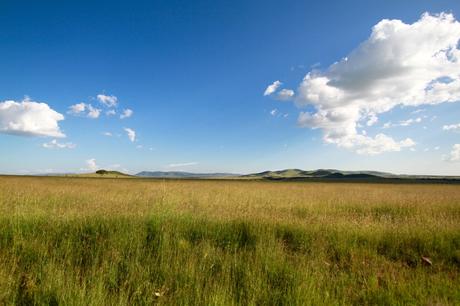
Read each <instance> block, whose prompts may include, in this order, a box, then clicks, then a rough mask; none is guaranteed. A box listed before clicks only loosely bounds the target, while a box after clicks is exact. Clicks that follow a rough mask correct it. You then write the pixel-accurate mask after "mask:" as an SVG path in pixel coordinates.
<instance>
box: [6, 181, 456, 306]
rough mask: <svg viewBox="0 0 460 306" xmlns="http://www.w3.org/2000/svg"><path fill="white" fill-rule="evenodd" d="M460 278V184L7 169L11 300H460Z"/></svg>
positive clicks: (274, 302) (66, 302) (65, 302)
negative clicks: (23, 173)
mask: <svg viewBox="0 0 460 306" xmlns="http://www.w3.org/2000/svg"><path fill="white" fill-rule="evenodd" d="M422 256H423V257H426V258H429V260H431V262H432V265H430V264H428V263H427V262H426V261H424V260H422ZM459 276H460V186H458V185H441V184H439V185H429V184H423V185H417V184H410V185H405V184H397V185H396V184H395V185H393V184H353V183H340V184H334V183H304V182H302V183H284V182H256V181H207V180H196V181H195V180H166V181H162V180H147V179H97V178H64V177H60V178H58V177H56V178H54V177H41V178H34V177H0V304H2V305H7V304H23V305H26V304H36V305H135V304H155V303H159V304H182V305H233V304H253V305H255V304H257V305H282V304H285V305H342V304H359V305H374V304H380V305H408V304H421V305H455V304H458V303H459V301H460V277H459Z"/></svg>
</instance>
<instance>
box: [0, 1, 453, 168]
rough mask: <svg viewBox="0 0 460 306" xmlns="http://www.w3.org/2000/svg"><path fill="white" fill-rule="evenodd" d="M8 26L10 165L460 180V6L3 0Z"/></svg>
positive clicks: (2, 54) (3, 54)
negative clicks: (368, 173)
mask: <svg viewBox="0 0 460 306" xmlns="http://www.w3.org/2000/svg"><path fill="white" fill-rule="evenodd" d="M425 12H428V13H429V14H431V15H429V16H428V17H427V16H425V18H424V17H422V15H423V14H424V13H425ZM442 12H445V13H447V14H452V15H453V17H452V18H454V19H453V20H452V18H450V17H446V16H445V15H444V16H441V15H439V14H440V13H442ZM430 16H431V17H430ZM430 18H431V19H430ZM449 18H450V19H449ZM0 19H1V20H2V29H1V30H0V41H1V46H2V47H1V48H0V67H1V73H0V103H3V104H0V148H1V153H0V154H1V158H0V172H1V173H17V174H30V173H43V172H82V171H92V170H94V169H97V168H112V169H119V170H123V171H128V172H130V173H136V172H138V171H142V170H174V171H177V170H182V171H200V172H214V171H215V172H234V173H249V172H255V171H263V170H267V169H283V168H303V169H316V168H339V169H344V170H360V169H366V170H381V171H390V172H394V173H410V174H449V175H460V145H459V146H458V148H457V147H456V146H455V145H456V144H459V143H460V133H459V131H460V125H459V126H458V127H457V126H456V125H457V124H459V123H460V117H459V114H460V103H456V101H458V100H459V99H458V98H457V97H458V96H459V93H460V89H459V88H458V87H457V81H458V79H459V78H460V72H458V71H460V70H458V69H457V70H456V68H457V66H456V65H457V64H458V63H457V61H456V56H457V53H456V52H457V51H456V49H458V45H457V46H455V45H452V41H454V40H455V39H457V41H458V39H460V36H459V34H458V28H459V26H458V22H457V21H456V20H460V3H459V2H458V1H323V2H319V1H284V2H280V1H21V2H18V1H1V2H0ZM384 19H388V20H393V21H390V22H388V23H385V22H383V23H380V22H381V21H382V20H384ZM455 19H456V20H455ZM394 20H400V22H401V23H404V24H406V25H407V27H405V26H400V23H399V22H396V21H394ZM436 22H440V25H439V26H435V27H432V26H431V25H432V24H433V23H436ZM377 24H380V25H381V27H377V28H374V32H375V35H374V36H375V37H377V36H378V35H387V36H385V37H384V38H383V40H384V42H381V41H382V39H381V40H379V41H378V42H376V41H371V40H370V36H371V33H373V27H374V26H375V25H377ZM394 29H397V30H398V31H399V29H401V31H399V32H398V33H401V32H404V31H405V32H404V33H406V34H404V33H403V34H404V35H407V37H406V36H403V35H402V34H394V33H393V32H392V31H393V30H394ZM438 29H439V30H438ZM382 33H383V34H382ZM395 33H396V32H395ZM419 34H420V35H419ZM404 37H406V39H404ZM437 38H439V39H437ZM376 39H377V38H376ZM379 39H380V38H379ZM434 41H436V43H432V44H431V43H430V42H434ZM438 41H439V42H438ZM366 42H367V43H368V44H367V46H368V47H366V48H361V49H360V46H362V44H363V43H364V44H365V43H366ZM426 42H428V43H426ZM365 45H366V44H365ZM419 45H420V46H421V47H420V49H422V50H427V52H425V53H423V52H419V53H420V54H419V53H417V54H418V55H417V56H415V55H413V54H414V53H415V51H417V52H418V46H419ZM414 46H417V48H416V49H414V48H415V47H414ZM424 48H425V49H424ZM446 48H450V49H449V50H450V51H449V52H450V53H449V52H447V51H446V52H447V53H446V54H445V57H446V59H444V60H446V61H447V62H446V63H448V65H447V64H445V63H444V64H443V63H439V62H436V63H434V62H433V64H432V65H431V64H430V65H428V64H427V61H426V56H427V54H429V56H432V54H435V53H434V52H431V51H437V50H439V52H444V51H445V50H446ZM390 49H391V50H390ZM353 50H358V51H357V52H355V54H354V55H352V54H353V53H352V52H353ZM395 50H396V51H398V50H402V51H401V52H400V53H398V52H399V51H398V52H396V51H395ZM443 50H444V51H443ZM429 52H431V53H429ZM458 54H460V53H458ZM344 57H348V58H349V60H348V59H347V62H343V58H344ZM380 59H381V60H380ZM336 62H338V63H339V64H338V65H335V66H334V65H333V64H334V63H336ZM382 63H383V64H382ZM401 63H402V64H401ZM407 63H410V67H412V68H414V69H413V72H408V70H407V69H403V68H401V67H403V66H404V65H406V64H407ZM393 64H394V65H393ZM331 65H332V66H331ZM447 66H449V67H447ZM404 67H406V66H404ZM444 67H447V68H445V69H444ZM390 68H391V69H390ZM393 68H394V69H393ZM392 69H393V70H392ZM397 69H401V70H400V71H399V70H397ZM387 70H388V71H387ZM414 71H418V72H414ZM420 71H422V73H421V72H420ZM455 71H457V72H455ZM308 74H309V75H310V78H309V79H308V80H307V81H304V82H303V81H302V80H303V79H304V78H305V77H306V75H308ZM376 75H377V76H378V77H375V76H376ZM382 75H383V76H382ZM419 75H423V77H421V78H420V80H418V82H419V83H416V82H415V81H414V79H417V78H418V76H419ZM400 76H401V78H400ZM373 78H374V79H373ZM321 80H327V81H328V82H326V83H321ZM275 81H280V82H281V83H282V85H280V86H278V88H277V89H276V90H275V91H274V92H273V93H271V94H267V95H264V92H265V91H266V89H267V86H269V85H270V84H273V83H274V82H275ZM371 81H372V82H371ZM413 82H414V84H412V83H413ZM423 82H424V83H423ZM368 83H372V84H371V85H369V84H368ZM406 83H407V84H411V85H410V86H409V85H408V86H403V85H401V84H406ZM422 83H423V84H425V85H426V87H425V89H424V90H422V91H423V93H421V92H420V86H419V85H420V84H422ZM433 84H434V85H433ZM432 85H433V87H436V86H438V87H436V88H435V89H437V91H436V92H428V90H427V89H426V88H428V87H430V88H431V86H432ZM444 85H446V86H444ZM275 87H276V86H275ZM282 89H285V90H292V94H291V96H289V95H288V96H286V97H285V98H283V97H281V96H280V94H279V93H280V91H281V90H282ZM417 90H418V91H417ZM285 93H286V92H285ZM98 96H99V98H98ZM358 96H359V98H356V97H358ZM115 97H116V102H113V104H116V105H113V106H110V105H107V104H110V101H115ZM280 100H282V101H280ZM446 101H448V102H446ZM39 102H40V103H45V104H46V106H47V107H44V105H43V104H38V103H39ZM104 102H105V103H104ZM81 103H83V104H81ZM77 104H79V105H80V107H74V108H71V107H72V106H75V105H77ZM89 105H91V106H89ZM369 105H372V106H369ZM2 106H3V108H2ZM91 110H92V111H93V112H92V113H91V114H90V112H91ZM125 110H131V111H132V114H131V115H130V113H129V111H128V113H126V115H128V116H126V117H125V118H123V119H122V118H120V115H122V114H123V112H124V111H125ZM108 112H109V114H110V112H111V113H112V115H108V114H107V113H108ZM113 113H115V114H113ZM302 114H303V115H302ZM373 117H376V118H378V120H377V121H376V122H373V123H372V124H369V125H368V124H367V123H368V122H369V120H371V118H373ZM374 121H375V120H374ZM385 124H386V125H385ZM127 129H130V130H131V131H134V132H135V138H134V137H132V136H133V135H131V139H130V138H129V136H128V133H127V131H128V130H127ZM108 133H110V135H111V136H107V135H108ZM379 134H382V135H384V136H377V135H379ZM63 135H65V137H60V136H63Z"/></svg>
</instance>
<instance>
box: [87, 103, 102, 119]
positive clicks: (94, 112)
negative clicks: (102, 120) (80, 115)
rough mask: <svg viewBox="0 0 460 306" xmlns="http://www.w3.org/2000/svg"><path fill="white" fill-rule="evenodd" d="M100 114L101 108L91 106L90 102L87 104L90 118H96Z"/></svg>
mask: <svg viewBox="0 0 460 306" xmlns="http://www.w3.org/2000/svg"><path fill="white" fill-rule="evenodd" d="M100 114H101V110H100V109H98V108H94V107H92V106H91V104H88V117H89V118H92V119H97V118H99V115H100Z"/></svg>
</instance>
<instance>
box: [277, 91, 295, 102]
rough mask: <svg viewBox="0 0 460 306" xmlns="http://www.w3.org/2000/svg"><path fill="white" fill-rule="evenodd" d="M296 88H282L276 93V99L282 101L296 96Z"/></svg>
mask: <svg viewBox="0 0 460 306" xmlns="http://www.w3.org/2000/svg"><path fill="white" fill-rule="evenodd" d="M294 95H295V93H294V90H292V89H281V90H280V91H279V92H278V94H277V95H276V99H278V100H281V101H289V100H292V99H293V98H294Z"/></svg>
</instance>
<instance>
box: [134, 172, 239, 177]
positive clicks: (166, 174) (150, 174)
mask: <svg viewBox="0 0 460 306" xmlns="http://www.w3.org/2000/svg"><path fill="white" fill-rule="evenodd" d="M136 176H138V177H152V178H225V177H238V176H240V175H239V174H232V173H192V172H183V171H142V172H139V173H137V174H136Z"/></svg>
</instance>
